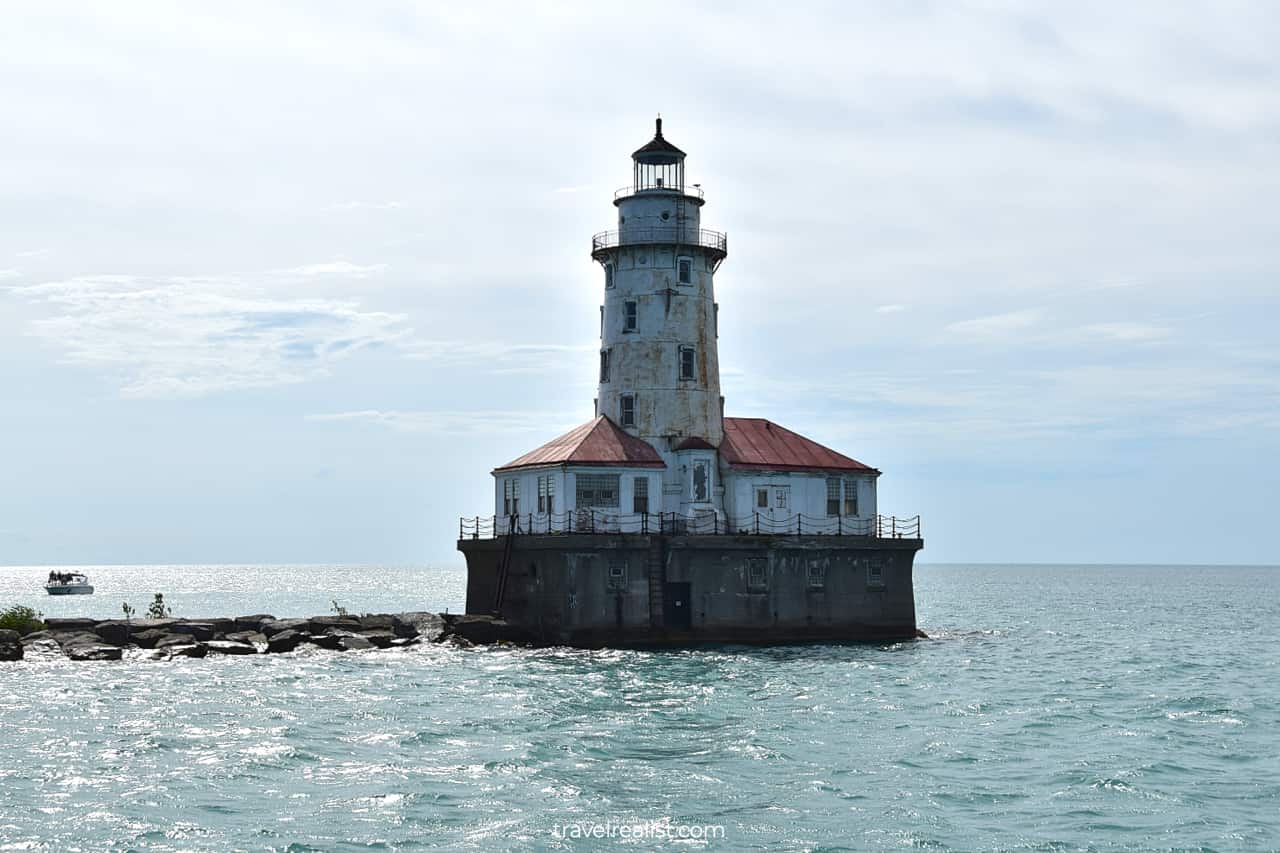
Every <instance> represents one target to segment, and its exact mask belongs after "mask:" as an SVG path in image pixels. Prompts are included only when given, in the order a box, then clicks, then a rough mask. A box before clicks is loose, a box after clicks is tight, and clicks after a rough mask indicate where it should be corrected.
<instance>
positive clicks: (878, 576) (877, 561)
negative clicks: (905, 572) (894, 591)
mask: <svg viewBox="0 0 1280 853" xmlns="http://www.w3.org/2000/svg"><path fill="white" fill-rule="evenodd" d="M867 586H884V561H883V560H882V559H881V558H879V557H870V558H868V560H867Z"/></svg>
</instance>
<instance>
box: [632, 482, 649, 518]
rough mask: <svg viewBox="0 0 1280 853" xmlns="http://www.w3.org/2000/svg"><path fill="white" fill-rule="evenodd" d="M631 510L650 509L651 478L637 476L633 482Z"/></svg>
mask: <svg viewBox="0 0 1280 853" xmlns="http://www.w3.org/2000/svg"><path fill="white" fill-rule="evenodd" d="M631 511H632V512H648V511H649V478H648V477H636V479H635V482H634V483H633V484H632V492H631Z"/></svg>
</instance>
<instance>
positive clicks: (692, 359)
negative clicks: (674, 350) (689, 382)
mask: <svg viewBox="0 0 1280 853" xmlns="http://www.w3.org/2000/svg"><path fill="white" fill-rule="evenodd" d="M697 367H698V365H697V355H696V351H695V350H694V348H693V347H680V378H681V379H693V377H694V374H695V373H697Z"/></svg>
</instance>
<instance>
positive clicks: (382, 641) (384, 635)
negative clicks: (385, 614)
mask: <svg viewBox="0 0 1280 853" xmlns="http://www.w3.org/2000/svg"><path fill="white" fill-rule="evenodd" d="M360 636H361V637H364V638H365V639H366V640H368V641H369V642H370V643H372V644H373V645H375V646H377V647H378V648H380V649H389V648H391V643H392V642H394V641H395V638H396V636H395V634H392V633H391V632H390V631H361V632H360Z"/></svg>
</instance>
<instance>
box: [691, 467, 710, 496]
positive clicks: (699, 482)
mask: <svg viewBox="0 0 1280 853" xmlns="http://www.w3.org/2000/svg"><path fill="white" fill-rule="evenodd" d="M710 494H711V466H709V465H708V464H707V463H706V460H699V461H697V462H694V463H693V499H694V500H695V501H706V500H710Z"/></svg>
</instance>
